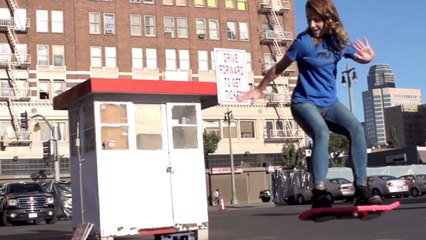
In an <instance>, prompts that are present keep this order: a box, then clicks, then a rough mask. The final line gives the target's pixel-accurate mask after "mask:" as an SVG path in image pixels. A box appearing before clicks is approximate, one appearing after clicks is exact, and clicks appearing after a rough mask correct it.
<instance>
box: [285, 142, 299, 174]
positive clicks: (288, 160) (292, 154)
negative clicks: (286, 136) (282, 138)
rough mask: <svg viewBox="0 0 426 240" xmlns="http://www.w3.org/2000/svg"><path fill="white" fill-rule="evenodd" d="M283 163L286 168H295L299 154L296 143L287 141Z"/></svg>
mask: <svg viewBox="0 0 426 240" xmlns="http://www.w3.org/2000/svg"><path fill="white" fill-rule="evenodd" d="M282 156H283V164H284V168H285V169H293V168H295V167H296V166H297V164H298V154H297V151H296V148H295V146H294V143H292V142H286V143H284V145H283V148H282Z"/></svg>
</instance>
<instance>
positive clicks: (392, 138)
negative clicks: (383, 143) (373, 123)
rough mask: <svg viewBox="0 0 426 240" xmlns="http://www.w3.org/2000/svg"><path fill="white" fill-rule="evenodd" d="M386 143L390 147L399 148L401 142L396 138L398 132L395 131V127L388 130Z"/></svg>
mask: <svg viewBox="0 0 426 240" xmlns="http://www.w3.org/2000/svg"><path fill="white" fill-rule="evenodd" d="M387 137H388V145H389V147H390V148H400V147H401V143H400V142H399V139H398V134H397V132H396V128H395V127H393V128H391V129H390V130H389V131H388V136H387Z"/></svg>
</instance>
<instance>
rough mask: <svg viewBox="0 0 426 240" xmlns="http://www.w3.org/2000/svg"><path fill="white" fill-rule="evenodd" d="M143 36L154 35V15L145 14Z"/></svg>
mask: <svg viewBox="0 0 426 240" xmlns="http://www.w3.org/2000/svg"><path fill="white" fill-rule="evenodd" d="M144 24H145V36H150V37H153V36H155V18H154V16H145V22H144Z"/></svg>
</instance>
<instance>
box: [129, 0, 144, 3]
mask: <svg viewBox="0 0 426 240" xmlns="http://www.w3.org/2000/svg"><path fill="white" fill-rule="evenodd" d="M130 3H141V0H130Z"/></svg>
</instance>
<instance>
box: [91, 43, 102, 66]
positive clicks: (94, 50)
mask: <svg viewBox="0 0 426 240" xmlns="http://www.w3.org/2000/svg"><path fill="white" fill-rule="evenodd" d="M90 66H91V67H102V48H101V47H93V46H92V47H90Z"/></svg>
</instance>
